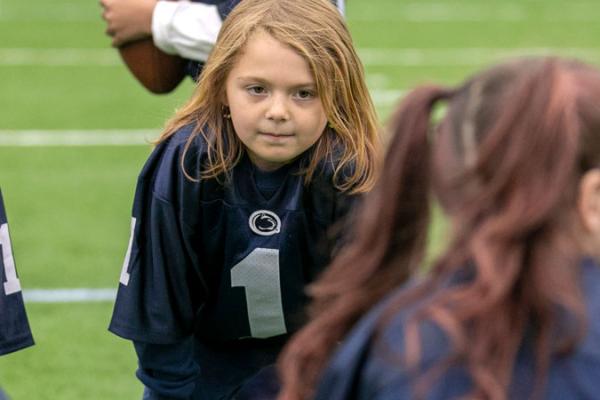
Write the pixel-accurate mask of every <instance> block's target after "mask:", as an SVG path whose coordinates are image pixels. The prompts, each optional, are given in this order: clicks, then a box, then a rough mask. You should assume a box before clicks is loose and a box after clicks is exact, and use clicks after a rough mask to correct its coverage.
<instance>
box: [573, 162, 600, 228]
mask: <svg viewBox="0 0 600 400" xmlns="http://www.w3.org/2000/svg"><path fill="white" fill-rule="evenodd" d="M577 203H578V211H579V215H580V217H581V221H582V223H583V226H584V228H585V229H586V230H587V231H588V232H589V233H593V234H600V169H591V170H589V171H588V172H586V173H585V174H584V175H583V177H582V178H581V180H580V181H579V199H578V202H577Z"/></svg>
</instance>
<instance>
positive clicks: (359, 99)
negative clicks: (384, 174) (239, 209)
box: [158, 0, 380, 193]
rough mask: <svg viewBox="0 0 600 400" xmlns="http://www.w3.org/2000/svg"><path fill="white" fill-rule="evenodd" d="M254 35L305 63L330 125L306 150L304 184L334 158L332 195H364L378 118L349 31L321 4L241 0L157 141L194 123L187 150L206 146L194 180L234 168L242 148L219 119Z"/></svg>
mask: <svg viewBox="0 0 600 400" xmlns="http://www.w3.org/2000/svg"><path fill="white" fill-rule="evenodd" d="M258 31H264V32H266V33H268V34H270V35H271V36H273V37H274V38H275V39H276V40H278V41H280V42H281V43H283V44H285V45H288V46H290V47H291V48H292V49H294V50H295V51H297V52H298V54H300V55H301V56H302V57H303V58H304V59H305V60H306V61H307V62H308V64H309V66H310V69H311V72H312V74H313V76H314V79H315V83H316V87H317V91H318V94H319V97H320V99H321V102H322V103H323V108H324V110H325V113H326V115H327V119H328V121H329V123H328V126H327V128H325V129H326V131H325V132H324V133H323V135H322V136H321V137H320V139H319V140H318V141H317V142H316V143H315V144H314V145H313V148H312V151H311V152H310V158H309V161H308V163H307V165H306V169H305V170H304V174H305V183H309V182H310V181H311V179H312V177H313V175H314V174H315V172H316V170H317V167H318V165H319V163H320V162H322V161H323V160H328V159H329V160H333V159H334V157H335V160H333V161H335V162H334V168H335V169H334V184H335V186H336V187H337V188H338V189H340V190H343V191H350V192H352V193H360V192H366V191H368V190H369V189H371V187H372V186H373V184H374V183H375V179H376V175H377V170H378V164H379V157H378V154H379V148H380V142H379V129H378V123H377V115H376V113H375V109H374V107H373V103H372V101H371V98H370V96H369V92H368V89H367V86H366V83H365V79H364V70H363V67H362V64H361V62H360V60H359V58H358V55H357V54H356V51H355V49H354V47H353V43H352V38H351V37H350V33H349V32H348V29H347V27H346V24H345V22H344V20H343V18H342V16H341V15H340V14H339V12H338V10H337V9H336V8H335V7H334V6H333V5H332V4H331V3H330V2H329V1H328V0H303V1H297V0H244V1H242V2H241V3H240V4H239V5H238V6H236V8H235V9H234V10H233V11H232V12H231V14H230V15H229V16H228V17H227V19H226V20H225V21H224V23H223V26H222V27H221V31H220V33H219V36H218V38H217V42H216V44H215V47H214V49H213V51H212V53H211V54H210V56H209V58H208V60H207V61H206V64H205V66H204V70H203V71H202V74H201V76H200V79H199V82H198V85H197V87H196V90H195V92H194V95H193V96H192V98H191V99H190V100H189V101H188V103H187V104H186V105H184V106H183V107H182V108H181V109H180V110H178V111H177V113H176V114H175V116H174V117H173V118H172V119H171V120H170V121H168V122H167V125H166V127H165V130H164V132H163V133H162V135H161V136H160V138H159V139H158V142H159V143H160V142H162V141H164V140H166V139H167V138H169V137H170V136H171V135H173V134H174V133H175V132H176V131H177V130H178V129H180V128H182V127H183V126H185V125H189V124H194V125H195V128H194V133H193V134H192V136H191V137H190V140H189V141H188V144H187V146H188V147H189V144H190V143H191V141H192V140H193V139H194V137H196V136H197V135H203V136H204V138H205V139H206V142H207V143H208V160H207V162H206V164H205V165H204V167H203V170H202V171H199V172H200V178H215V177H218V176H220V175H222V174H226V173H227V172H229V171H230V170H231V169H232V168H233V167H234V166H235V165H236V164H237V162H238V161H239V160H240V158H241V156H242V155H243V154H244V147H243V144H242V143H241V142H240V140H239V139H238V138H237V136H236V135H235V132H234V130H233V126H232V125H231V122H230V121H229V120H227V119H226V118H224V117H223V99H224V96H225V82H226V80H227V76H228V75H229V73H230V71H231V70H232V68H233V66H234V65H235V63H236V62H237V60H238V58H239V56H240V54H241V52H242V51H243V49H244V46H245V44H246V43H247V42H248V39H249V38H250V37H251V36H252V35H253V34H255V33H256V32H258ZM186 149H187V148H186ZM340 150H341V151H340ZM342 171H343V172H342ZM186 173H187V172H186Z"/></svg>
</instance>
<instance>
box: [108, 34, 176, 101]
mask: <svg viewBox="0 0 600 400" xmlns="http://www.w3.org/2000/svg"><path fill="white" fill-rule="evenodd" d="M119 53H120V54H121V58H122V59H123V62H125V65H127V68H129V70H130V71H131V73H132V74H133V76H135V77H136V79H137V80H138V81H139V82H140V83H141V84H142V85H143V86H144V87H145V88H146V89H148V90H149V91H151V92H152V93H156V94H164V93H169V92H171V91H172V90H173V89H175V88H176V87H177V85H179V83H180V82H181V80H182V79H183V77H184V76H185V63H186V61H185V60H184V59H183V58H181V57H179V56H175V55H170V54H167V53H165V52H163V51H162V50H160V49H159V48H158V47H156V46H155V45H154V42H153V41H152V38H146V39H141V40H137V41H135V42H130V43H127V44H125V45H123V46H121V47H119Z"/></svg>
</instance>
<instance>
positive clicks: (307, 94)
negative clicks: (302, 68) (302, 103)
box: [296, 89, 315, 100]
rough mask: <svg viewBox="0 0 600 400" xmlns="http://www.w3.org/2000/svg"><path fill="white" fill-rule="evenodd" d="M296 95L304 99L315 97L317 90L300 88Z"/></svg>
mask: <svg viewBox="0 0 600 400" xmlns="http://www.w3.org/2000/svg"><path fill="white" fill-rule="evenodd" d="M296 97H297V98H299V99H302V100H308V99H312V98H314V97H315V92H313V91H312V90H307V89H302V90H298V92H297V93H296Z"/></svg>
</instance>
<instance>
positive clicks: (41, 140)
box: [0, 129, 159, 147]
mask: <svg viewBox="0 0 600 400" xmlns="http://www.w3.org/2000/svg"><path fill="white" fill-rule="evenodd" d="M158 134H159V131H158V130H152V129H138V130H127V129H104V130H101V129H99V130H0V146H18V147H31V146H125V145H149V144H150V142H151V141H152V140H154V139H155V138H157V137H158Z"/></svg>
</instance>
